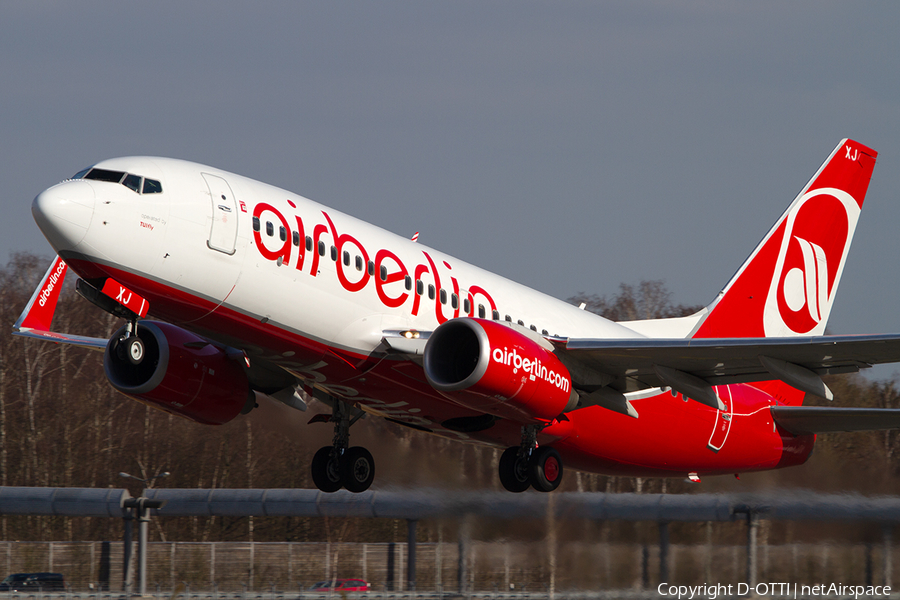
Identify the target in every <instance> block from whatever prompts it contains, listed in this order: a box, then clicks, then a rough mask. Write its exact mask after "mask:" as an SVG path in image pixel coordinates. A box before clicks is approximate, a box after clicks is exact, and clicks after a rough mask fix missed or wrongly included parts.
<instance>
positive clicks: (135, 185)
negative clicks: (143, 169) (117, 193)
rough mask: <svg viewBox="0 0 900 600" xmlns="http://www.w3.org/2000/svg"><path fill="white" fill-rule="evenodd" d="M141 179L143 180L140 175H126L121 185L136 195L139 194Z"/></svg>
mask: <svg viewBox="0 0 900 600" xmlns="http://www.w3.org/2000/svg"><path fill="white" fill-rule="evenodd" d="M141 179H143V178H142V177H141V176H140V175H132V174H131V173H128V174H127V175H125V179H123V180H122V185H124V186H125V187H127V188H128V189H129V190H131V191H133V192H137V193H139V194H140V193H141Z"/></svg>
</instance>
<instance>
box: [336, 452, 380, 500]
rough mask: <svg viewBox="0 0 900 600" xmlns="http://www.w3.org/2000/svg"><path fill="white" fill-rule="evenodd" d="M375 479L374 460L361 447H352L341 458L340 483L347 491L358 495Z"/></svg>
mask: <svg viewBox="0 0 900 600" xmlns="http://www.w3.org/2000/svg"><path fill="white" fill-rule="evenodd" d="M374 479H375V459H373V458H372V454H371V453H370V452H369V451H368V450H366V449H365V448H363V447H362V446H354V447H353V448H350V449H349V450H347V451H346V452H345V453H344V456H343V457H342V458H341V483H343V484H344V487H345V488H347V490H348V491H351V492H353V493H354V494H358V493H359V492H364V491H366V490H367V489H369V486H370V485H372V481H373V480H374Z"/></svg>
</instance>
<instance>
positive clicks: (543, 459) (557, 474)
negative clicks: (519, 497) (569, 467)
mask: <svg viewBox="0 0 900 600" xmlns="http://www.w3.org/2000/svg"><path fill="white" fill-rule="evenodd" d="M528 471H529V475H530V478H531V485H532V486H533V487H534V489H536V490H537V491H539V492H552V491H553V490H555V489H556V488H558V487H559V484H560V483H561V482H562V476H563V464H562V459H561V458H560V456H559V452H557V451H556V449H554V448H551V447H549V446H545V447H543V448H538V449H537V450H536V451H535V453H534V454H532V455H531V465H530V468H529V469H528Z"/></svg>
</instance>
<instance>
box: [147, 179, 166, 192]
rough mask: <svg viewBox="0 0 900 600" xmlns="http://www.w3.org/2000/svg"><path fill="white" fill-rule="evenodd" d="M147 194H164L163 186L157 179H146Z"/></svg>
mask: <svg viewBox="0 0 900 600" xmlns="http://www.w3.org/2000/svg"><path fill="white" fill-rule="evenodd" d="M144 193H145V194H162V184H161V183H160V182H158V181H157V180H155V179H144Z"/></svg>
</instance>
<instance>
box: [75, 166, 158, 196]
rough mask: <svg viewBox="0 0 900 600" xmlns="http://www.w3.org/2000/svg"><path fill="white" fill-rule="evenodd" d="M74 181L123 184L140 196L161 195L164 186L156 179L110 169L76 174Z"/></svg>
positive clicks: (91, 170)
mask: <svg viewBox="0 0 900 600" xmlns="http://www.w3.org/2000/svg"><path fill="white" fill-rule="evenodd" d="M72 179H93V180H94V181H108V182H109V183H121V184H122V185H124V186H125V187H127V188H128V189H129V190H131V191H133V192H136V193H138V194H161V193H162V184H161V183H160V182H158V181H157V180H155V179H145V178H144V177H141V176H140V175H134V174H132V173H125V172H123V171H110V170H108V169H85V170H83V171H79V172H78V173H76V174H75V176H74V177H72Z"/></svg>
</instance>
